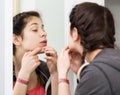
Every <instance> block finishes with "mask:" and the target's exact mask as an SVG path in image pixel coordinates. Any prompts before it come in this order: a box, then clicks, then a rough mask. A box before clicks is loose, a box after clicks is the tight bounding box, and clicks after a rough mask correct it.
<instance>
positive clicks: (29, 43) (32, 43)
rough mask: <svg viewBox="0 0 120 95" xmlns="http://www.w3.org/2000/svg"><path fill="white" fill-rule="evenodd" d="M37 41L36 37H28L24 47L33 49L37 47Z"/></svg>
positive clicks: (24, 41)
mask: <svg viewBox="0 0 120 95" xmlns="http://www.w3.org/2000/svg"><path fill="white" fill-rule="evenodd" d="M36 43H37V41H36V40H35V38H32V37H31V38H30V37H29V38H26V39H24V40H23V47H24V48H25V49H26V50H33V49H34V48H35V47H37V44H36Z"/></svg>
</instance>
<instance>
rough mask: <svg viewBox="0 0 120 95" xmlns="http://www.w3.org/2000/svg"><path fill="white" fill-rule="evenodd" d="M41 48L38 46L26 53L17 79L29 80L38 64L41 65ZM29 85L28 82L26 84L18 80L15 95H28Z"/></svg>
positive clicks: (14, 90)
mask: <svg viewBox="0 0 120 95" xmlns="http://www.w3.org/2000/svg"><path fill="white" fill-rule="evenodd" d="M40 50H41V49H40V48H36V49H35V50H33V51H31V52H26V53H25V54H24V56H23V58H22V61H21V69H20V71H19V73H18V76H17V79H21V80H23V81H28V82H29V79H30V76H31V74H32V73H33V72H34V71H35V69H36V68H37V66H38V65H40V61H39V59H38V57H37V53H38V52H39V51H40ZM28 67H29V68H28ZM27 87H28V83H27V84H26V83H24V82H21V81H16V83H15V85H14V89H13V95H26V92H27Z"/></svg>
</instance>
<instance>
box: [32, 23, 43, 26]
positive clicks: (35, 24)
mask: <svg viewBox="0 0 120 95" xmlns="http://www.w3.org/2000/svg"><path fill="white" fill-rule="evenodd" d="M32 25H38V24H37V23H32V24H31V25H30V26H32ZM41 26H42V27H44V24H42V25H41Z"/></svg>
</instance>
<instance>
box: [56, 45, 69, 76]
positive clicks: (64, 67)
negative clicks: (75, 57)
mask: <svg viewBox="0 0 120 95" xmlns="http://www.w3.org/2000/svg"><path fill="white" fill-rule="evenodd" d="M69 51H70V49H69V47H65V48H64V49H63V50H62V52H61V54H60V55H59V57H58V61H57V68H58V77H59V78H67V75H68V71H69V69H70V57H69Z"/></svg>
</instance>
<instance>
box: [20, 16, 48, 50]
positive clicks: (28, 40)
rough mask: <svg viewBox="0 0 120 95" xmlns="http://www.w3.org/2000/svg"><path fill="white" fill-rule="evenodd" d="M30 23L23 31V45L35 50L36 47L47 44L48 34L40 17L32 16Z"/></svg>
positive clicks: (26, 48)
mask: <svg viewBox="0 0 120 95" xmlns="http://www.w3.org/2000/svg"><path fill="white" fill-rule="evenodd" d="M28 20H29V21H28V23H27V24H26V26H25V28H24V29H23V31H22V33H23V34H22V35H23V39H22V41H21V43H22V47H23V48H24V49H25V50H26V51H29V50H33V49H35V48H36V47H45V46H46V45H47V38H46V36H47V34H46V32H45V30H44V25H43V22H42V20H41V19H40V18H38V17H35V16H33V17H30V18H29V19H28Z"/></svg>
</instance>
